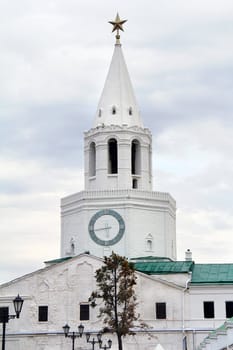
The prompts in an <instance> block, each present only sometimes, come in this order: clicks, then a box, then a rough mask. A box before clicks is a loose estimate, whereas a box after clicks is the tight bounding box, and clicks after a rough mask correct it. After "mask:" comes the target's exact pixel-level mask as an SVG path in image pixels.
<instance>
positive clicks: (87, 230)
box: [0, 18, 233, 350]
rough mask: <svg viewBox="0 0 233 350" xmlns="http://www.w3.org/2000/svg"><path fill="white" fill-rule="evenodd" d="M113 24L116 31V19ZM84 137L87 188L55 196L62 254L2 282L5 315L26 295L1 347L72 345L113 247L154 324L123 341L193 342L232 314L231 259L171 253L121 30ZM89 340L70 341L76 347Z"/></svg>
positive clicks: (154, 344)
mask: <svg viewBox="0 0 233 350" xmlns="http://www.w3.org/2000/svg"><path fill="white" fill-rule="evenodd" d="M115 24H116V25H117V26H118V29H119V27H120V26H121V21H120V20H119V18H117V19H116V21H115ZM84 143H85V145H84V152H85V189H84V191H82V192H79V193H76V194H72V195H70V196H68V197H66V198H63V199H62V201H61V224H62V229H61V258H60V259H57V260H54V261H49V262H47V266H46V267H45V268H43V269H41V270H38V271H35V272H32V273H30V274H28V275H26V276H22V277H20V278H18V279H16V280H13V281H10V282H9V283H5V284H3V285H1V286H0V307H9V308H10V313H11V312H13V310H11V308H12V300H13V298H14V297H15V296H16V295H17V294H18V293H19V294H20V295H21V296H22V297H23V298H24V300H25V302H24V306H23V311H22V313H21V317H20V319H19V320H11V321H10V322H9V324H7V339H6V340H7V349H9V350H22V349H36V350H52V349H53V350H58V349H59V350H61V349H70V348H71V340H70V339H67V338H65V337H64V335H63V330H62V327H63V326H64V325H65V324H66V323H69V325H70V327H71V331H73V330H76V331H77V326H78V325H79V324H80V322H82V324H83V325H84V326H85V331H91V332H97V331H98V330H100V329H101V328H102V327H103V325H102V323H101V320H100V319H99V318H97V314H98V308H96V309H91V308H90V306H89V304H88V298H89V296H90V294H91V292H92V291H93V290H94V289H95V278H94V275H95V271H96V269H97V268H99V267H100V266H101V264H102V259H101V258H102V257H103V256H104V255H108V254H110V253H111V251H112V250H114V251H115V252H116V253H118V254H121V255H125V256H126V257H128V258H129V259H131V260H132V261H133V262H134V263H135V268H136V270H137V286H136V293H137V298H138V302H139V303H138V312H139V314H140V318H141V320H142V321H144V322H146V323H147V325H148V326H149V327H150V328H149V331H148V330H147V331H145V330H142V329H139V328H135V329H134V330H133V334H134V335H131V336H128V337H126V338H125V339H124V349H125V350H130V349H135V350H139V349H140V350H146V349H151V350H152V349H153V350H155V349H157V350H158V349H160V350H161V349H164V350H177V349H182V347H183V349H185V348H187V349H190V350H191V349H199V348H200V347H199V345H200V343H201V342H202V341H204V339H205V338H206V337H207V336H208V334H209V332H210V331H213V330H214V329H216V328H217V327H220V326H221V325H222V324H223V323H224V322H225V320H226V319H227V318H230V317H232V316H233V264H195V263H194V262H193V261H192V257H191V252H190V251H187V252H186V259H185V260H184V261H176V230H175V228H176V227H175V210H176V204H175V201H174V199H173V198H172V197H171V196H170V195H169V194H168V193H162V192H153V190H152V181H151V179H152V170H151V169H152V166H151V158H152V157H151V152H152V145H151V143H152V137H151V133H150V131H149V130H148V129H146V128H144V126H143V123H142V120H141V116H140V113H139V108H138V106H137V103H136V100H135V97H134V92H133V88H132V85H131V82H130V78H129V74H128V71H127V67H126V64H125V61H124V58H123V54H122V48H121V44H120V38H119V33H117V41H116V44H115V49H114V53H113V58H112V62H111V64H110V69H109V73H108V76H107V79H106V82H105V86H104V89H103V93H102V96H101V98H100V102H99V105H98V108H97V112H96V116H95V119H94V123H93V125H92V128H91V129H90V130H89V131H88V132H86V133H85V135H84ZM104 337H105V336H104ZM109 337H110V338H111V339H112V340H113V345H112V349H113V350H114V349H117V343H116V339H115V338H114V335H106V340H107V339H108V338H109ZM207 342H208V341H207ZM200 346H202V347H201V348H203V349H207V347H206V348H205V347H203V346H204V345H203V344H202V345H200ZM89 348H91V345H89V346H88V345H87V343H86V341H85V339H83V338H81V339H76V349H83V350H84V349H89ZM96 348H98V346H97V345H96ZM208 349H212V348H211V347H208ZM213 349H216V350H217V349H219V350H220V349H221V347H219V348H217V347H215V348H213Z"/></svg>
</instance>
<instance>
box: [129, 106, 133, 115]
mask: <svg viewBox="0 0 233 350" xmlns="http://www.w3.org/2000/svg"><path fill="white" fill-rule="evenodd" d="M129 115H133V109H132V107H129Z"/></svg>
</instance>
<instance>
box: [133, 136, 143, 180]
mask: <svg viewBox="0 0 233 350" xmlns="http://www.w3.org/2000/svg"><path fill="white" fill-rule="evenodd" d="M131 173H132V174H133V175H136V174H137V175H139V174H140V173H141V154H140V143H139V141H138V140H133V141H132V145H131Z"/></svg>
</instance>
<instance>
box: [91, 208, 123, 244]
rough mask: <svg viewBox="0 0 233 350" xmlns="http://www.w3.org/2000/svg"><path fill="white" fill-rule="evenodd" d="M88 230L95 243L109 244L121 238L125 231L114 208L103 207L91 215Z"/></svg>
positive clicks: (121, 220) (120, 218)
mask: <svg viewBox="0 0 233 350" xmlns="http://www.w3.org/2000/svg"><path fill="white" fill-rule="evenodd" d="M88 230H89V234H90V236H91V238H92V239H93V241H94V242H95V243H97V244H99V245H103V246H111V245H114V244H116V243H117V242H119V241H120V240H121V238H122V236H123V234H124V232H125V223H124V220H123V219H122V217H121V215H120V214H118V213H117V212H116V211H115V210H112V209H103V210H100V211H98V212H97V213H96V214H94V215H93V216H92V218H91V220H90V222H89V226H88Z"/></svg>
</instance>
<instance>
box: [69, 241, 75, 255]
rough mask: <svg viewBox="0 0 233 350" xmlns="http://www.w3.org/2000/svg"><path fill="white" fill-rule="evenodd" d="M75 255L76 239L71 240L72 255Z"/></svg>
mask: <svg viewBox="0 0 233 350" xmlns="http://www.w3.org/2000/svg"><path fill="white" fill-rule="evenodd" d="M74 254H75V244H74V239H73V238H71V240H70V255H74Z"/></svg>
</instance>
